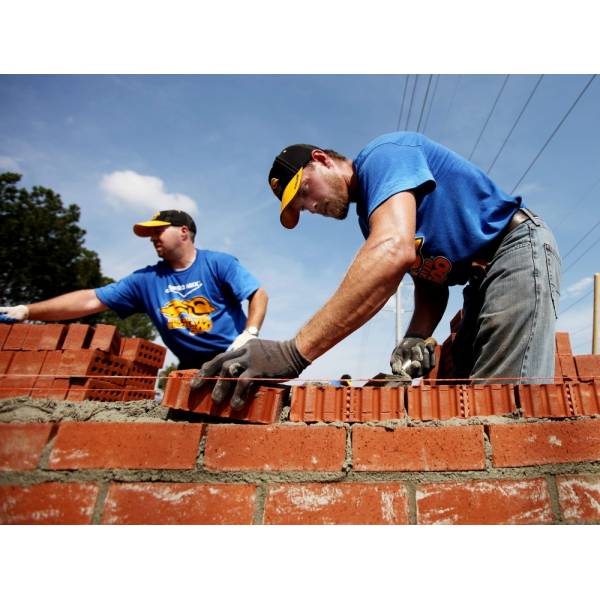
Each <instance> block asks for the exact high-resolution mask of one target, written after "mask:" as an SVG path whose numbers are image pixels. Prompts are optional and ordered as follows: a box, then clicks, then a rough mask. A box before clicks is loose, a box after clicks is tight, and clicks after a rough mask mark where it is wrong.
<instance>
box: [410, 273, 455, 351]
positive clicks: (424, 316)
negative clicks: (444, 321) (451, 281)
mask: <svg viewBox="0 0 600 600" xmlns="http://www.w3.org/2000/svg"><path fill="white" fill-rule="evenodd" d="M414 282H415V294H414V299H415V309H414V312H413V315H412V318H411V320H410V323H409V325H408V329H407V330H406V335H407V336H408V337H421V338H423V339H425V338H428V337H430V336H431V335H432V334H433V332H434V330H435V328H436V327H437V326H438V323H439V322H440V320H441V318H442V317H443V316H444V312H445V310H446V306H447V304H448V287H447V286H445V285H439V284H436V283H431V282H428V281H425V280H423V279H419V278H414Z"/></svg>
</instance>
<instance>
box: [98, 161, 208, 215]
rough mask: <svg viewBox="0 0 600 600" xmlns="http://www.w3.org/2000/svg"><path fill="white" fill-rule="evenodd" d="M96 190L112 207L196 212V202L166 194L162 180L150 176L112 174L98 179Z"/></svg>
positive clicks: (124, 172) (187, 197)
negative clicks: (98, 188)
mask: <svg viewBox="0 0 600 600" xmlns="http://www.w3.org/2000/svg"><path fill="white" fill-rule="evenodd" d="M100 187H101V188H102V190H104V191H105V192H106V193H107V194H108V200H109V202H111V204H113V205H115V206H123V205H126V206H128V207H129V208H135V209H144V210H149V211H159V210H167V209H178V210H184V211H185V212H188V213H190V214H197V212H198V207H197V206H196V203H195V202H194V201H193V200H192V199H191V198H190V197H189V196H186V195H184V194H174V193H169V192H167V190H166V189H165V184H164V182H163V180H162V179H160V178H158V177H153V176H151V175H141V174H140V173H136V172H135V171H114V172H113V173H110V174H109V175H104V176H103V177H102V179H101V181H100Z"/></svg>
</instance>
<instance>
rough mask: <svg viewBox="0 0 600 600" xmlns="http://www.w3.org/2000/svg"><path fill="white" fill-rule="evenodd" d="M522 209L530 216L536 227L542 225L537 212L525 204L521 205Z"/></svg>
mask: <svg viewBox="0 0 600 600" xmlns="http://www.w3.org/2000/svg"><path fill="white" fill-rule="evenodd" d="M520 210H522V211H523V212H524V213H525V214H526V215H527V216H528V217H529V220H530V221H531V222H532V223H533V224H534V225H535V226H536V227H541V225H542V224H541V223H540V221H539V219H538V217H537V215H536V214H534V213H533V212H532V211H530V210H529V209H528V208H525V207H524V206H521V208H520Z"/></svg>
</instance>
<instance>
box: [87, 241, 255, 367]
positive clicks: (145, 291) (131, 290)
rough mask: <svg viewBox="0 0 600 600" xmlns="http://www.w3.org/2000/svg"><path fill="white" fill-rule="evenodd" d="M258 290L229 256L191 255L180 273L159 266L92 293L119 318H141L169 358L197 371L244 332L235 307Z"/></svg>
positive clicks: (241, 315) (243, 319)
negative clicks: (149, 322)
mask: <svg viewBox="0 0 600 600" xmlns="http://www.w3.org/2000/svg"><path fill="white" fill-rule="evenodd" d="M259 287H260V284H259V282H258V280H257V279H256V278H255V277H254V276H253V275H252V274H251V273H249V272H248V271H246V269H244V267H242V265H240V263H239V262H238V260H237V259H236V258H235V257H234V256H231V255H229V254H224V253H222V252H211V251H209V250H197V254H196V259H195V260H194V263H193V264H192V265H191V266H189V267H188V268H187V269H185V270H183V271H174V270H173V269H172V268H171V267H170V266H169V264H168V263H167V262H166V261H160V262H158V263H157V264H155V265H151V266H147V267H145V268H144V269H139V270H138V271H135V272H133V273H132V274H131V275H128V276H127V277H124V278H123V279H121V280H120V281H117V282H115V283H111V284H109V285H107V286H104V287H101V288H98V289H96V290H95V291H96V295H97V296H98V299H99V300H100V302H102V303H104V304H106V305H107V306H108V307H110V308H111V309H113V310H114V311H115V312H116V313H117V314H118V315H119V317H121V318H125V317H128V316H129V315H132V314H134V313H140V312H144V313H146V314H147V315H148V316H149V317H150V319H152V322H153V323H154V326H155V327H156V328H157V329H158V332H159V333H160V336H161V338H162V339H163V341H164V343H165V344H166V345H167V347H168V348H169V349H170V350H171V351H172V352H173V354H175V356H177V358H179V360H180V361H182V362H183V363H198V366H199V365H200V364H201V363H202V362H205V361H206V360H209V359H210V358H212V357H213V356H214V355H215V354H216V353H219V352H222V351H223V350H225V349H226V348H227V347H228V346H229V344H231V342H232V341H233V340H234V339H235V338H236V337H237V335H238V334H239V333H241V332H242V331H243V330H244V327H245V325H246V315H245V314H244V311H243V310H242V306H241V302H242V301H243V300H245V299H246V298H248V296H250V295H251V294H253V293H254V292H255V291H256V290H257V289H258V288H259Z"/></svg>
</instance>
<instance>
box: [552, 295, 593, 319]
mask: <svg viewBox="0 0 600 600" xmlns="http://www.w3.org/2000/svg"><path fill="white" fill-rule="evenodd" d="M593 292H594V290H590V291H589V292H588V293H587V294H585V295H584V296H581V298H579V300H575V302H573V304H569V306H567V308H565V310H561V311H560V315H559V316H561V317H562V316H563V315H564V314H565V313H566V312H567V311H568V310H571V309H572V308H573V307H574V306H575V305H576V304H579V303H580V302H581V301H582V300H585V299H586V298H587V297H588V296H591V295H592V293H593Z"/></svg>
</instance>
